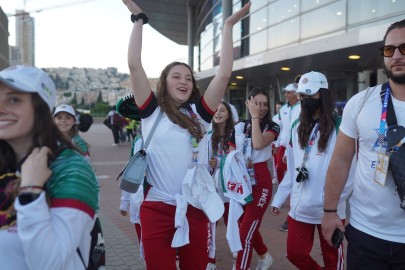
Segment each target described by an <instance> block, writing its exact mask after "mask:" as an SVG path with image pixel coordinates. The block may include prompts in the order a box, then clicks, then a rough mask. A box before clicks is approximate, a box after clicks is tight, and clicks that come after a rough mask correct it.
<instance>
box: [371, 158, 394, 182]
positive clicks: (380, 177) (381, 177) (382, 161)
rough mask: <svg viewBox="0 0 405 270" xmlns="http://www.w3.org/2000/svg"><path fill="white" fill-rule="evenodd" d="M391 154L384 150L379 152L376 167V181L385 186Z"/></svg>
mask: <svg viewBox="0 0 405 270" xmlns="http://www.w3.org/2000/svg"><path fill="white" fill-rule="evenodd" d="M389 160H390V156H388V155H387V154H385V153H383V152H378V159H377V165H376V167H375V173H374V181H375V182H377V183H378V184H380V185H382V186H384V185H385V180H386V179H387V172H388V164H389Z"/></svg>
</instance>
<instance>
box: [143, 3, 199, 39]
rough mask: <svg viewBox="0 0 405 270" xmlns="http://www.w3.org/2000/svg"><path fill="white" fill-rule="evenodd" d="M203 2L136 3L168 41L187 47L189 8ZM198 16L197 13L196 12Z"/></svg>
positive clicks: (150, 22)
mask: <svg viewBox="0 0 405 270" xmlns="http://www.w3.org/2000/svg"><path fill="white" fill-rule="evenodd" d="M199 2H201V1H187V0H137V1H136V3H137V4H138V6H139V7H140V8H141V9H142V11H143V12H144V13H145V14H146V15H147V16H148V17H149V24H150V25H151V26H152V27H153V28H154V29H156V30H157V31H158V32H159V33H161V34H162V35H164V36H165V37H167V38H168V39H170V40H172V41H174V42H176V43H178V44H180V45H187V21H188V19H187V6H188V4H190V5H196V4H197V3H199ZM196 14H197V12H196Z"/></svg>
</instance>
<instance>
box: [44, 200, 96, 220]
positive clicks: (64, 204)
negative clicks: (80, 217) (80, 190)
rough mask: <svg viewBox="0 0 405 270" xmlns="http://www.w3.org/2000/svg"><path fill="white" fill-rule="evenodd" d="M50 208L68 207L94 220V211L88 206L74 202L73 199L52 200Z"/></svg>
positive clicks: (77, 201)
mask: <svg viewBox="0 0 405 270" xmlns="http://www.w3.org/2000/svg"><path fill="white" fill-rule="evenodd" d="M51 207H55V208H56V207H69V208H75V209H78V210H81V211H83V212H85V213H86V214H88V215H89V216H90V217H91V218H94V209H93V208H91V207H90V206H89V205H88V204H86V203H84V202H82V201H79V200H75V199H52V200H51Z"/></svg>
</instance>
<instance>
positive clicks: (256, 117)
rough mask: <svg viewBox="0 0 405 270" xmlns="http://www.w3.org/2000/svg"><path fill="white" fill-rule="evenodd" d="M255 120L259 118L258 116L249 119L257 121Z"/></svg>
mask: <svg viewBox="0 0 405 270" xmlns="http://www.w3.org/2000/svg"><path fill="white" fill-rule="evenodd" d="M257 118H259V116H256V117H252V118H250V119H252V120H253V119H257Z"/></svg>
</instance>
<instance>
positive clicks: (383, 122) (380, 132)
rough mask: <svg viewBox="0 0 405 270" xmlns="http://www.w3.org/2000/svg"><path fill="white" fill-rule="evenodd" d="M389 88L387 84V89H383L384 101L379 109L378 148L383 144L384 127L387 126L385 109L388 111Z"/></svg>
mask: <svg viewBox="0 0 405 270" xmlns="http://www.w3.org/2000/svg"><path fill="white" fill-rule="evenodd" d="M390 94H391V88H390V86H389V85H388V84H387V88H385V93H384V101H383V103H382V109H381V118H380V128H379V129H378V144H379V146H380V147H382V146H383V144H384V139H385V127H386V126H387V109H388V101H389V99H390Z"/></svg>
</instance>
